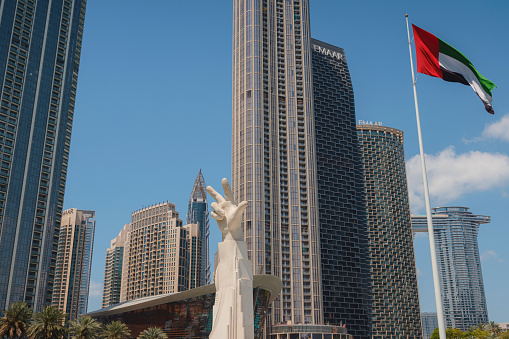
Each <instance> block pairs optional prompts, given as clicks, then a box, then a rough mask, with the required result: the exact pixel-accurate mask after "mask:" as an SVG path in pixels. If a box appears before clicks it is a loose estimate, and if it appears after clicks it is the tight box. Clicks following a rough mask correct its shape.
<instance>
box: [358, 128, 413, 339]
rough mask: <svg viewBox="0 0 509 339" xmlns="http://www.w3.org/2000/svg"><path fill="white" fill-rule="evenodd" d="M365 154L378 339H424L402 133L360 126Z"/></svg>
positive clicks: (374, 318)
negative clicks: (422, 338)
mask: <svg viewBox="0 0 509 339" xmlns="http://www.w3.org/2000/svg"><path fill="white" fill-rule="evenodd" d="M357 131H358V137H359V144H360V147H361V150H362V152H363V155H362V164H363V168H364V180H365V190H366V207H367V209H366V210H367V218H368V229H369V254H370V262H371V281H372V283H371V284H372V298H373V299H372V300H373V303H372V314H373V332H372V334H373V337H375V338H420V337H421V336H422V329H421V315H420V309H419V291H418V289H417V272H416V267H415V257H414V244H413V236H412V224H411V219H410V205H409V202H408V188H407V180H406V171H405V154H404V150H403V132H402V131H400V130H397V129H394V128H390V127H384V126H379V125H359V126H357Z"/></svg>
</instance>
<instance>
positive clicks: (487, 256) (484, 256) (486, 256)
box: [481, 250, 505, 263]
mask: <svg viewBox="0 0 509 339" xmlns="http://www.w3.org/2000/svg"><path fill="white" fill-rule="evenodd" d="M491 259H493V260H496V261H498V262H499V263H504V262H505V260H504V259H502V258H500V257H499V256H498V254H497V252H495V251H493V250H488V251H485V252H483V253H481V260H482V261H488V260H491Z"/></svg>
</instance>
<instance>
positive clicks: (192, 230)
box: [182, 224, 204, 289]
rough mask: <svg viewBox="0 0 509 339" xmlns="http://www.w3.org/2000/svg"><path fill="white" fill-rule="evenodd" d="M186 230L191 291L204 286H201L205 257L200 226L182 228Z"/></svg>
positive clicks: (191, 225) (190, 225) (192, 225)
mask: <svg viewBox="0 0 509 339" xmlns="http://www.w3.org/2000/svg"><path fill="white" fill-rule="evenodd" d="M182 227H183V228H184V229H185V230H186V246H187V248H186V250H187V255H188V256H189V257H188V265H189V286H188V288H189V289H192V288H196V287H200V286H204V285H201V282H202V281H201V277H202V275H201V273H202V271H201V268H202V265H201V259H202V258H203V256H202V255H201V254H202V253H201V251H202V250H203V247H204V246H202V243H201V241H202V237H201V233H200V224H187V225H184V226H182Z"/></svg>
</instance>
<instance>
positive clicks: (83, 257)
mask: <svg viewBox="0 0 509 339" xmlns="http://www.w3.org/2000/svg"><path fill="white" fill-rule="evenodd" d="M94 233H95V212H94V211H82V210H78V209H76V208H71V209H68V210H65V211H63V212H62V222H61V225H60V236H59V238H58V250H57V261H56V267H57V268H56V270H55V282H54V285H53V300H52V302H51V304H52V305H53V306H55V307H57V308H59V309H61V310H62V311H63V312H64V313H68V314H69V316H70V319H71V320H72V319H76V318H77V317H78V316H79V315H81V314H85V313H87V306H88V290H89V287H90V269H91V268H92V252H93V245H94Z"/></svg>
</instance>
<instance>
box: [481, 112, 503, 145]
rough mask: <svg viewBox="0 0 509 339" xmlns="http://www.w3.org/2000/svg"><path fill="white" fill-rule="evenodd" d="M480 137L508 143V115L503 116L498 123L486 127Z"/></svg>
mask: <svg viewBox="0 0 509 339" xmlns="http://www.w3.org/2000/svg"><path fill="white" fill-rule="evenodd" d="M482 137H483V138H486V139H501V140H504V141H509V114H506V115H504V116H503V117H502V118H501V119H500V120H499V121H496V122H494V123H491V124H489V125H488V126H486V127H485V128H484V131H483V132H482Z"/></svg>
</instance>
